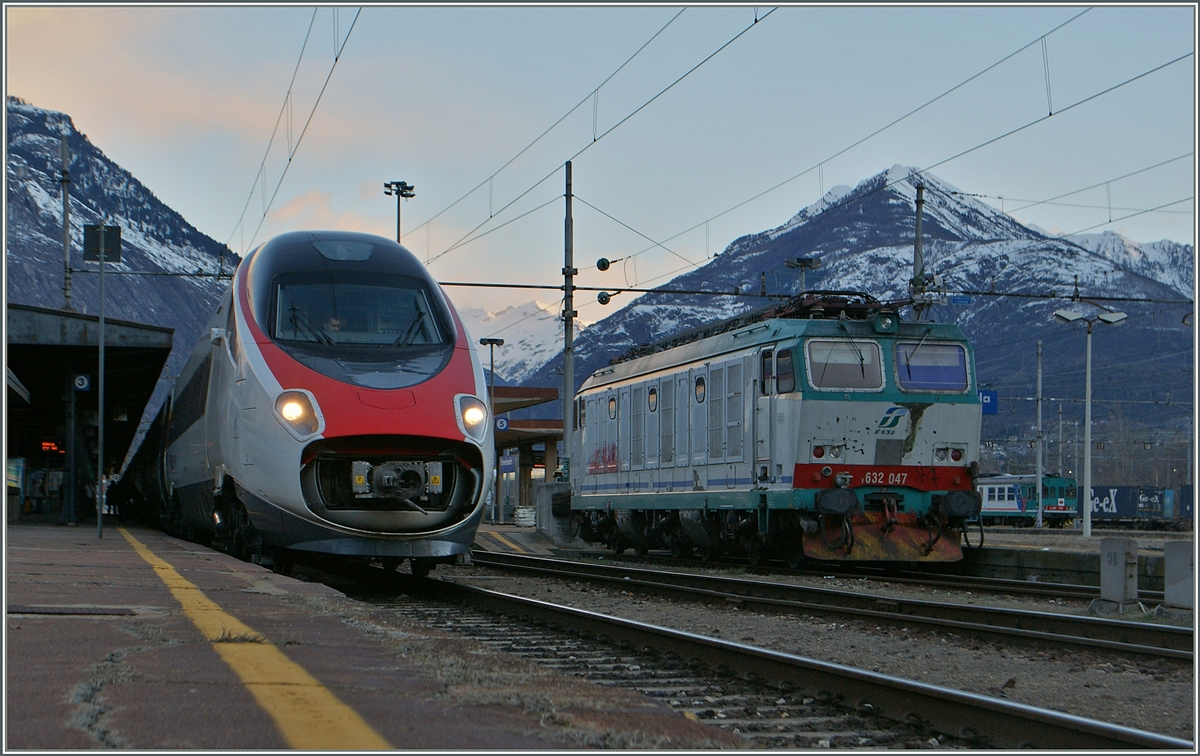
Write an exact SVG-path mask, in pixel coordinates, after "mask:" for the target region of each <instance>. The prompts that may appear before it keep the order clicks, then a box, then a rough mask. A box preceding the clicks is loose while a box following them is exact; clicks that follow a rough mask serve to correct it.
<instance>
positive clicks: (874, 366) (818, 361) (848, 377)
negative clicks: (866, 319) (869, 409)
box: [807, 339, 883, 391]
mask: <svg viewBox="0 0 1200 756" xmlns="http://www.w3.org/2000/svg"><path fill="white" fill-rule="evenodd" d="M807 351H808V377H809V380H810V381H811V382H812V385H813V388H816V389H819V390H823V391H842V390H846V389H851V390H858V391H872V390H878V389H881V388H883V368H882V367H881V361H880V358H879V345H878V344H876V343H875V342H874V341H857V340H852V339H842V340H839V341H833V340H829V341H826V340H823V339H812V340H811V341H809V342H808V345H807Z"/></svg>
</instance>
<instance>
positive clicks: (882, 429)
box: [875, 407, 908, 436]
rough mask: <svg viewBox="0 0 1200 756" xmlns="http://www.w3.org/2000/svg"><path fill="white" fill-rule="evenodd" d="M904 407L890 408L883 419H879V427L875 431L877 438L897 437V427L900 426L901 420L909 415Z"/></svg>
mask: <svg viewBox="0 0 1200 756" xmlns="http://www.w3.org/2000/svg"><path fill="white" fill-rule="evenodd" d="M907 412H908V410H906V409H905V408H903V407H889V408H888V409H887V411H886V412H884V413H883V417H881V418H880V419H879V427H878V428H876V429H875V435H877V436H894V435H896V430H895V429H896V426H898V425H900V418H902V417H904V415H905V413H907Z"/></svg>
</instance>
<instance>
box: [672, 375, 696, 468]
mask: <svg viewBox="0 0 1200 756" xmlns="http://www.w3.org/2000/svg"><path fill="white" fill-rule="evenodd" d="M691 399H692V379H691V377H690V376H689V375H688V372H687V371H686V370H685V371H683V372H682V373H680V374H679V375H677V376H675V466H676V467H678V468H682V469H680V470H679V471H678V472H677V473H676V474H675V475H674V476H673V477H672V480H673V481H680V482H682V483H681V484H684V483H686V478H687V468H688V467H690V466H691V462H692V447H691V442H690V440H689V439H688V434H689V433H690V432H691V430H690V429H691V427H692V401H691Z"/></svg>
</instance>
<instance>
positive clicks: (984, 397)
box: [979, 389, 1000, 415]
mask: <svg viewBox="0 0 1200 756" xmlns="http://www.w3.org/2000/svg"><path fill="white" fill-rule="evenodd" d="M979 403H980V404H982V405H983V414H985V415H999V414H1000V393H999V392H998V391H992V390H989V389H980V391H979Z"/></svg>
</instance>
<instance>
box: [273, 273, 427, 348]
mask: <svg viewBox="0 0 1200 756" xmlns="http://www.w3.org/2000/svg"><path fill="white" fill-rule="evenodd" d="M276 287H277V288H276V293H275V303H276V311H275V318H274V323H273V324H272V325H273V333H272V337H273V338H275V339H281V340H284V341H303V342H314V343H319V344H327V345H341V344H347V345H348V344H370V345H377V346H385V347H389V346H390V347H408V346H416V345H431V344H446V343H448V341H447V339H446V336H445V334H444V333H443V332H442V328H441V327H439V325H438V322H437V321H438V318H437V317H436V316H435V315H434V311H433V308H432V307H431V306H430V304H429V296H428V293H427V292H426V290H425V286H424V282H422V281H419V280H416V279H413V278H408V277H406V276H381V275H374V276H372V277H371V279H370V280H367V281H364V280H363V277H362V275H360V274H344V273H331V272H324V271H323V272H320V273H296V274H291V275H288V276H281V277H280V280H279V281H278V283H277V284H276Z"/></svg>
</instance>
